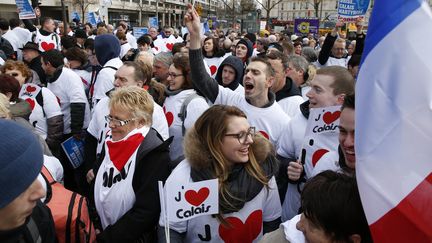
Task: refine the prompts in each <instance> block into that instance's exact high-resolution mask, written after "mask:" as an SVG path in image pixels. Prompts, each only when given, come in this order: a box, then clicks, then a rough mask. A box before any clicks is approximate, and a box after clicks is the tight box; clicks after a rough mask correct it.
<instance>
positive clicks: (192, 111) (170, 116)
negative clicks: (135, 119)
mask: <svg viewBox="0 0 432 243" xmlns="http://www.w3.org/2000/svg"><path fill="white" fill-rule="evenodd" d="M192 94H196V92H195V90H193V89H187V90H183V91H181V92H180V93H178V94H176V95H172V96H168V97H166V99H165V102H164V105H163V110H164V112H165V117H166V120H167V122H168V127H169V135H170V136H174V140H173V142H172V143H171V146H170V157H171V159H172V160H175V159H177V158H178V157H180V156H182V155H183V132H182V121H181V119H180V117H179V116H178V114H179V113H180V110H181V106H182V104H183V102H184V100H185V99H186V98H187V97H188V96H189V95H192ZM208 107H209V106H208V104H207V102H206V101H205V99H204V98H203V97H197V98H195V99H193V100H192V101H191V102H190V103H189V105H188V106H187V115H186V119H185V121H184V127H185V128H186V130H187V129H189V128H190V127H192V126H193V124H194V123H195V121H196V120H197V119H198V117H200V116H201V114H202V113H203V112H204V111H205V110H207V109H208Z"/></svg>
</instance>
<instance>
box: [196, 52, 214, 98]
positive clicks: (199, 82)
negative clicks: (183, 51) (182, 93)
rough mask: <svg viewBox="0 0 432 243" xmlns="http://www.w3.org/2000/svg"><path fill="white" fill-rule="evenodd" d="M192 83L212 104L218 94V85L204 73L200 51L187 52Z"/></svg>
mask: <svg viewBox="0 0 432 243" xmlns="http://www.w3.org/2000/svg"><path fill="white" fill-rule="evenodd" d="M189 62H190V66H191V75H192V83H193V85H194V88H195V89H197V90H199V92H200V93H202V94H203V95H204V96H205V97H206V98H207V99H209V100H210V101H211V102H212V103H214V101H215V100H216V97H217V96H218V93H219V85H218V83H217V82H216V80H214V79H213V78H212V77H211V76H210V75H209V74H208V73H207V71H206V69H205V66H204V62H203V56H202V51H201V49H196V50H192V49H190V50H189Z"/></svg>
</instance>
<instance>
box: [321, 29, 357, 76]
mask: <svg viewBox="0 0 432 243" xmlns="http://www.w3.org/2000/svg"><path fill="white" fill-rule="evenodd" d="M342 25H343V24H342V23H339V22H338V23H336V25H335V27H334V28H333V30H332V32H331V33H329V34H327V37H326V38H325V40H324V43H323V45H322V47H321V51H320V53H319V55H318V61H317V62H316V66H317V67H326V66H341V67H345V68H346V67H347V64H348V61H349V58H350V56H348V55H347V53H346V49H345V48H346V41H345V40H344V39H342V38H339V37H338V34H339V32H340V28H341V26H342ZM356 26H357V41H360V42H363V40H364V38H365V36H364V34H363V23H362V21H358V22H357V23H356ZM358 51H359V50H357V52H358ZM357 52H356V51H355V53H356V54H357Z"/></svg>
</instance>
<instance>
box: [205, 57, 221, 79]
mask: <svg viewBox="0 0 432 243" xmlns="http://www.w3.org/2000/svg"><path fill="white" fill-rule="evenodd" d="M225 57H226V56H222V57H212V58H208V57H204V60H205V63H207V67H208V68H209V69H210V76H211V77H212V78H215V77H216V73H217V70H218V69H219V67H220V65H221V63H222V62H223V61H224V60H225Z"/></svg>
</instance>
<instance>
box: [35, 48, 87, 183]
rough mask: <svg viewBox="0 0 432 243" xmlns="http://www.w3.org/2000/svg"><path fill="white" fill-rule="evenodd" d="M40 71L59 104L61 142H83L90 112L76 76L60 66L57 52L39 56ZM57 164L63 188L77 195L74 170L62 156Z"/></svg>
mask: <svg viewBox="0 0 432 243" xmlns="http://www.w3.org/2000/svg"><path fill="white" fill-rule="evenodd" d="M41 56H42V58H41V61H42V68H43V69H44V71H45V73H46V75H47V76H48V79H47V81H48V86H47V87H48V89H50V90H51V91H52V92H53V93H54V94H55V96H57V100H58V102H59V104H60V107H61V111H62V113H63V125H64V129H63V141H65V140H67V139H68V138H70V137H71V136H73V137H74V138H75V139H82V138H83V131H84V130H85V129H86V128H87V126H88V124H89V121H90V108H89V104H88V102H87V97H86V95H85V92H84V87H83V84H82V81H81V78H80V76H78V74H76V73H75V72H74V71H72V70H71V69H69V68H66V67H64V66H63V64H64V63H63V58H64V57H63V55H62V54H61V52H60V51H59V50H55V49H53V50H49V51H47V52H43V53H42V55H41ZM61 152H62V155H61V156H64V157H62V158H61V162H62V165H63V168H64V182H65V187H67V188H68V189H70V190H73V191H77V185H76V181H75V176H74V169H73V167H72V165H71V163H70V162H69V161H68V159H67V157H66V156H65V154H64V151H61Z"/></svg>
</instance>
